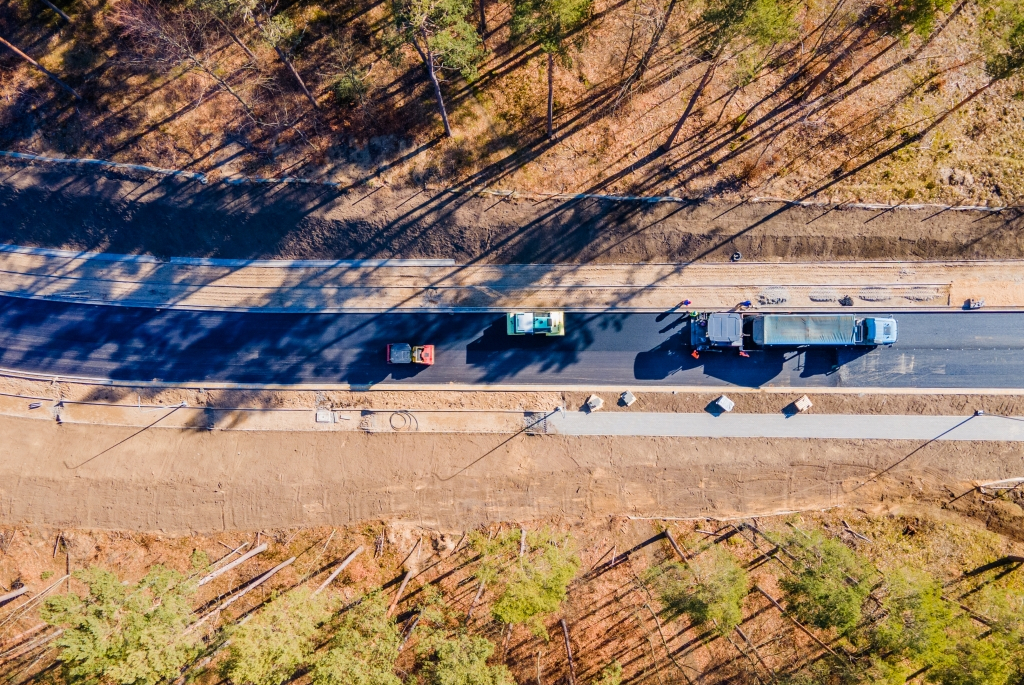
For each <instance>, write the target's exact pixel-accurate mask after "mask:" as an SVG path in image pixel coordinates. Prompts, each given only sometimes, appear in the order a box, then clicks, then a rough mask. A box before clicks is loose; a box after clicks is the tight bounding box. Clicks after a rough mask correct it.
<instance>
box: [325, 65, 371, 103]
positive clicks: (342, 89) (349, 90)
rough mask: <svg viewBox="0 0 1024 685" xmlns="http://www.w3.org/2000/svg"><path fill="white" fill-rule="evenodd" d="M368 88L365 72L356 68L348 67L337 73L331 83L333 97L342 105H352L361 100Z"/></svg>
mask: <svg viewBox="0 0 1024 685" xmlns="http://www.w3.org/2000/svg"><path fill="white" fill-rule="evenodd" d="M369 90H370V84H369V82H368V81H367V80H366V73H365V72H363V71H360V70H358V69H349V70H348V71H346V72H345V73H343V74H339V75H338V76H337V77H336V78H335V79H334V83H333V84H332V85H331V91H332V92H333V93H334V97H335V99H336V100H337V101H338V103H339V104H342V105H354V104H356V103H357V102H361V101H362V99H363V98H364V97H366V93H367V92H369Z"/></svg>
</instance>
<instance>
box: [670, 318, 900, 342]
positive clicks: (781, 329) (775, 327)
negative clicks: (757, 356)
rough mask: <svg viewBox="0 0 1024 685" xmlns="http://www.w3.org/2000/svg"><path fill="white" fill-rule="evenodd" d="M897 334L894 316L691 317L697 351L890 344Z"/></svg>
mask: <svg viewBox="0 0 1024 685" xmlns="http://www.w3.org/2000/svg"><path fill="white" fill-rule="evenodd" d="M896 334H897V326H896V320H895V319H892V318H888V317H885V318H883V317H858V316H854V315H852V314H741V313H739V312H711V313H704V314H696V315H695V316H694V315H691V317H690V343H691V345H692V346H693V347H695V348H696V349H698V350H707V349H726V348H730V347H735V348H739V349H740V350H749V349H758V348H766V347H854V346H875V345H892V344H893V343H895V342H896Z"/></svg>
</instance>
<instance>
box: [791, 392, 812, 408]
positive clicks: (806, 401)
mask: <svg viewBox="0 0 1024 685" xmlns="http://www.w3.org/2000/svg"><path fill="white" fill-rule="evenodd" d="M793 406H794V407H796V410H797V411H800V412H804V411H807V410H808V409H810V408H811V407H813V406H814V405H813V403H812V402H811V398H810V397H808V396H807V395H804V396H803V397H801V398H800V399H798V400H797V401H796V402H794V403H793Z"/></svg>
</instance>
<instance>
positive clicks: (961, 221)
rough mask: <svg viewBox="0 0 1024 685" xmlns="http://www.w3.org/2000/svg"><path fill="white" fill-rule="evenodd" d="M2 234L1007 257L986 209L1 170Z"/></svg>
mask: <svg viewBox="0 0 1024 685" xmlns="http://www.w3.org/2000/svg"><path fill="white" fill-rule="evenodd" d="M0 216H3V217H4V221H3V222H2V223H0V242H3V243H14V244H19V245H33V246H39V247H55V248H67V249H74V250H91V251H106V252H115V253H148V254H154V255H159V256H198V257H223V258H242V259H250V258H265V259H269V258H294V259H317V258H321V259H358V258H451V259H454V260H456V262H458V263H460V264H471V263H472V264H475V263H491V264H514V263H534V264H558V263H573V264H577V263H639V262H686V261H691V260H705V261H719V262H720V261H727V260H728V259H729V258H730V257H731V255H733V253H735V252H737V251H738V252H740V253H741V255H742V257H743V259H744V260H753V261H827V260H899V259H904V260H921V259H941V260H949V259H982V258H986V259H1013V258H1022V257H1024V233H1022V232H1021V231H1020V230H1019V229H1020V227H1021V225H1022V221H1024V218H1022V216H1021V214H1020V212H1019V211H1018V210H1007V211H1005V212H1002V213H999V214H996V213H989V212H954V211H942V210H939V209H925V210H906V209H896V210H864V209H830V208H828V207H822V208H798V207H787V206H786V205H784V204H781V203H764V204H750V203H745V204H735V203H721V202H711V201H709V202H700V203H660V204H648V203H629V202H625V203H613V202H607V201H601V200H557V201H556V200H548V201H540V200H536V199H521V200H507V199H502V198H499V197H494V196H483V195H468V194H453V193H447V192H444V190H443V189H433V188H432V189H427V188H424V189H422V190H418V191H417V190H413V191H401V192H392V191H391V190H390V189H389V188H388V187H386V186H385V187H381V188H376V189H374V188H369V187H366V188H360V189H358V190H356V191H352V192H350V193H347V194H339V192H338V191H336V190H333V189H328V188H317V187H303V186H261V187H251V186H231V187H229V186H223V185H211V186H208V187H206V186H201V185H200V184H198V183H195V182H182V181H174V180H166V179H165V180H159V181H154V180H151V179H145V178H142V179H140V180H132V178H131V177H125V176H113V175H108V176H102V175H93V174H83V175H70V174H68V173H67V172H66V171H49V170H45V169H42V168H36V167H21V166H18V167H15V166H6V167H2V168H0Z"/></svg>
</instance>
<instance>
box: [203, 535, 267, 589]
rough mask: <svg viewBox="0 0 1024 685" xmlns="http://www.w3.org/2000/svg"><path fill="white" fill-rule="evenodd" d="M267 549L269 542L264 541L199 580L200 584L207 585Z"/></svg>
mask: <svg viewBox="0 0 1024 685" xmlns="http://www.w3.org/2000/svg"><path fill="white" fill-rule="evenodd" d="M266 551H267V543H265V542H264V543H263V544H262V545H260V546H259V547H257V548H256V549H254V550H251V551H250V552H247V553H246V554H243V555H242V556H240V557H238V558H237V559H235V560H234V561H232V562H231V563H230V564H226V565H224V566H222V567H221V568H219V569H217V570H216V571H214V572H213V573H210V574H208V575H207V576H205V577H204V578H203V579H202V580H200V581H199V585H200V586H202V585H206V584H207V583H209V582H210V581H211V580H213V579H214V578H216V577H217V576H220V575H223V574H225V573H227V572H228V571H230V570H231V569H233V568H237V567H238V566H239V565H241V564H243V563H245V562H246V561H248V560H249V559H252V558H253V557H254V556H256V555H257V554H262V553H263V552H266Z"/></svg>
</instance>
